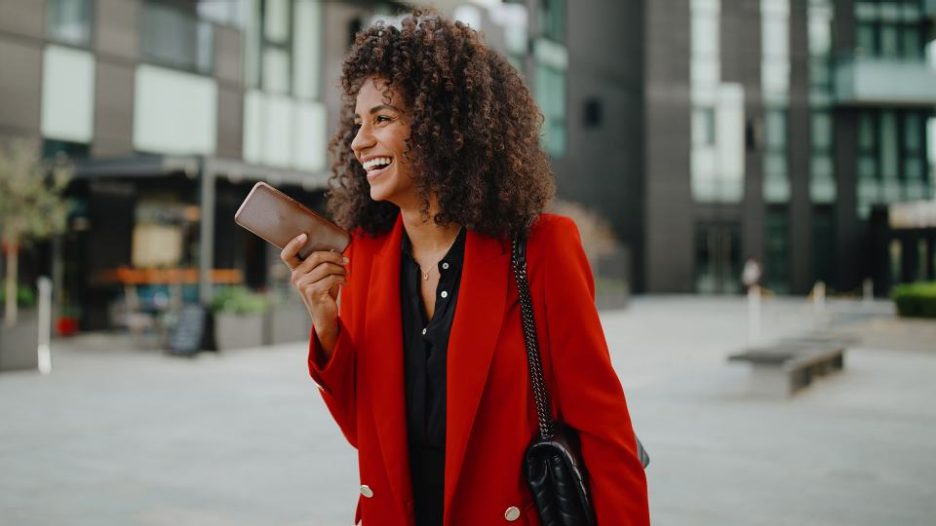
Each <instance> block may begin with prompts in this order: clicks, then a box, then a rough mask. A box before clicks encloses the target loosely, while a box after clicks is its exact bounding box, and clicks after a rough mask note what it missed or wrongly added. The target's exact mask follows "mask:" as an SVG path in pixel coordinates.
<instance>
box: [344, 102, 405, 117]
mask: <svg viewBox="0 0 936 526" xmlns="http://www.w3.org/2000/svg"><path fill="white" fill-rule="evenodd" d="M380 110H393V111H395V112H397V113H399V111H400V110H399V109H398V108H397V107H396V106H392V105H390V104H381V105H379V106H374V107H373V108H371V109H370V111H369V112H368V113H370V114H371V115H373V114H375V113H377V112H378V111H380ZM354 118H356V119H360V118H361V116H360V115H358V114H357V113H355V114H354Z"/></svg>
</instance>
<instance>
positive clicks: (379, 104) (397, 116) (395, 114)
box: [351, 77, 419, 208]
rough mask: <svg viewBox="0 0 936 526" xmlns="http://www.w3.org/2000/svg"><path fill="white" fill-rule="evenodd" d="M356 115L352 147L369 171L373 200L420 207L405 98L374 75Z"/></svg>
mask: <svg viewBox="0 0 936 526" xmlns="http://www.w3.org/2000/svg"><path fill="white" fill-rule="evenodd" d="M354 114H355V115H354V122H355V125H356V127H357V133H356V135H355V136H354V140H353V141H352V142H351V150H352V151H353V152H354V156H355V157H356V158H357V160H358V162H360V163H361V165H362V166H363V167H364V170H365V171H366V172H367V182H368V183H369V184H370V195H371V199H373V200H375V201H390V202H392V203H393V204H395V205H397V206H399V207H400V208H404V207H419V199H418V196H417V195H416V191H415V190H416V185H415V184H414V183H413V178H412V165H411V163H410V162H409V160H408V159H405V158H404V155H403V152H405V151H406V140H407V139H408V138H409V136H410V123H409V120H408V119H407V118H406V113H405V108H404V107H403V98H402V97H401V96H400V95H399V93H398V92H397V91H396V90H394V89H393V88H392V87H391V86H389V85H388V84H387V82H386V81H385V80H383V79H378V78H374V77H371V78H368V79H367V80H365V81H364V83H363V84H362V85H361V89H360V91H358V95H357V103H356V107H355V109H354Z"/></svg>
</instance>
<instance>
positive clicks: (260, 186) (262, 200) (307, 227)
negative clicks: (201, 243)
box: [234, 181, 351, 259]
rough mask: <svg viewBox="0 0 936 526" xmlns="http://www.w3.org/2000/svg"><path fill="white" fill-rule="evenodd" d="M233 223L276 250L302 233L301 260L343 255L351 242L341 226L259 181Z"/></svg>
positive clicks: (239, 209)
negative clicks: (318, 255) (320, 253)
mask: <svg viewBox="0 0 936 526" xmlns="http://www.w3.org/2000/svg"><path fill="white" fill-rule="evenodd" d="M234 221H235V222H236V223H237V224H238V225H240V226H242V227H244V228H246V229H247V230H250V231H251V232H253V233H254V234H257V235H258V236H260V237H262V238H263V239H264V240H266V241H267V242H269V243H271V244H273V245H274V246H276V247H277V248H279V249H280V250H282V248H283V247H285V246H286V244H287V243H289V242H290V241H292V240H293V239H294V238H295V237H296V236H298V235H299V234H302V233H303V232H305V233H306V234H307V235H308V236H309V239H308V240H307V241H306V244H305V246H303V247H302V248H301V249H300V250H299V257H300V258H303V259H305V257H306V256H308V255H309V254H310V253H312V252H317V251H319V250H332V251H335V252H344V249H345V248H346V247H347V246H348V243H350V242H351V236H350V235H349V234H348V233H347V232H346V231H344V230H343V229H342V228H341V227H339V226H338V225H336V224H335V223H332V222H331V221H329V220H328V219H325V218H324V217H322V216H320V215H318V214H316V213H315V212H313V211H311V210H309V209H308V208H306V207H304V206H302V204H300V203H299V202H297V201H296V200H295V199H293V198H291V197H289V196H288V195H286V194H284V193H283V192H280V191H279V190H277V189H276V188H273V187H272V186H270V185H268V184H266V183H264V182H262V181H261V182H259V183H257V184H255V185H254V187H253V189H252V190H251V191H250V193H249V194H247V197H246V198H245V199H244V202H243V203H241V205H240V208H238V209H237V213H236V214H234Z"/></svg>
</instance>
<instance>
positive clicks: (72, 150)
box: [42, 139, 91, 160]
mask: <svg viewBox="0 0 936 526" xmlns="http://www.w3.org/2000/svg"><path fill="white" fill-rule="evenodd" d="M90 152H91V149H90V147H89V146H88V144H87V143H82V142H73V141H57V140H55V139H43V140H42V158H43V159H54V158H55V157H57V156H58V155H64V156H66V157H68V158H69V159H72V160H76V159H86V158H88V156H89V155H90Z"/></svg>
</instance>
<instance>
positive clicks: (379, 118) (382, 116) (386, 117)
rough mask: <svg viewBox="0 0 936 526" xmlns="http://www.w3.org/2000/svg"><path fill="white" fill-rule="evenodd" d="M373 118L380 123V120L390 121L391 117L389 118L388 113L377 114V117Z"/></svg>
mask: <svg viewBox="0 0 936 526" xmlns="http://www.w3.org/2000/svg"><path fill="white" fill-rule="evenodd" d="M374 120H375V121H376V122H378V123H381V122H390V121H392V120H393V119H391V118H390V116H388V115H378V116H377V118H376V119H374Z"/></svg>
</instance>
